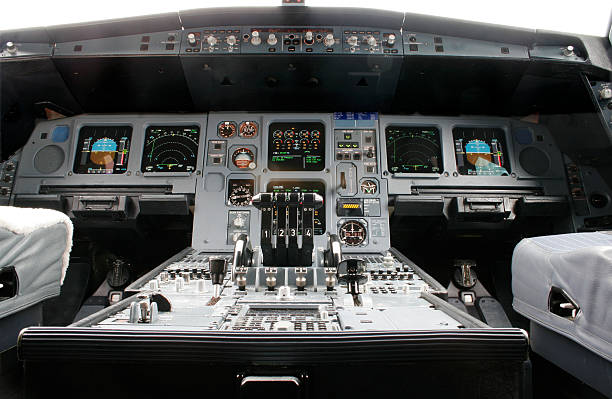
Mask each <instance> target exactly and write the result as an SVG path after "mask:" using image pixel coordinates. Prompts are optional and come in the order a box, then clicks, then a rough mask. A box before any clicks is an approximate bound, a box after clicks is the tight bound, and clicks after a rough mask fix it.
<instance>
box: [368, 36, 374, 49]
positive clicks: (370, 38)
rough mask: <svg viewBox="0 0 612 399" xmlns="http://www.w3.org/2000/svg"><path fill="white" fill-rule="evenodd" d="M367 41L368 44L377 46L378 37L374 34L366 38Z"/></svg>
mask: <svg viewBox="0 0 612 399" xmlns="http://www.w3.org/2000/svg"><path fill="white" fill-rule="evenodd" d="M366 42H367V43H368V46H370V47H376V38H375V37H374V36H368V37H367V38H366Z"/></svg>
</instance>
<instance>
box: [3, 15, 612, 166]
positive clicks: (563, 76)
mask: <svg viewBox="0 0 612 399" xmlns="http://www.w3.org/2000/svg"><path fill="white" fill-rule="evenodd" d="M206 26H236V27H246V26H248V27H260V26H286V27H287V26H293V27H295V26H319V27H322V28H323V27H350V26H355V27H363V26H367V27H371V28H380V29H381V30H382V29H385V30H390V31H398V32H399V31H400V29H401V30H402V32H403V35H404V37H403V40H404V47H405V48H406V51H405V52H404V54H403V56H402V54H401V53H399V54H391V53H389V54H376V55H370V54H324V53H322V54H305V53H304V54H274V55H272V56H271V54H254V53H248V54H247V53H244V52H243V53H238V54H236V53H234V54H228V53H223V52H215V53H212V54H206V55H204V54H199V55H197V56H194V55H193V54H187V53H185V52H182V51H180V50H179V43H178V42H179V41H180V40H181V37H180V35H184V34H187V32H189V30H190V29H192V28H201V27H206ZM168 32H175V33H176V35H178V36H177V43H176V46H171V47H172V48H173V50H170V51H163V50H165V49H161V50H160V51H150V50H149V51H147V52H146V53H144V52H143V51H139V49H137V48H136V49H134V48H127V47H125V46H123V47H122V46H121V45H120V44H121V40H122V38H125V37H127V36H130V35H143V37H144V36H147V35H150V34H153V33H158V34H166V33H168ZM411 33H414V34H415V36H414V40H421V39H420V37H419V35H428V37H429V36H431V35H435V36H436V37H444V38H448V39H447V40H452V39H460V40H463V41H466V40H467V41H469V40H473V41H480V42H482V43H486V44H488V45H490V46H492V48H494V49H497V51H499V52H500V53H499V54H492V53H490V52H487V51H484V52H478V51H473V52H471V53H470V52H465V53H461V52H454V53H453V51H452V50H449V49H448V48H447V50H446V52H440V53H436V52H434V53H431V54H430V53H423V52H421V53H419V52H418V51H417V52H414V53H412V52H411V51H410V50H409V49H410V47H408V46H409V43H408V42H407V41H408V40H413V38H411V37H409V36H408V34H411ZM0 36H1V39H2V40H0V41H2V42H5V41H7V40H11V41H14V42H16V43H22V44H23V46H25V47H26V48H27V49H28V50H29V54H26V56H20V57H14V58H11V57H10V56H5V55H7V54H4V53H3V57H2V58H0V61H1V62H2V64H1V65H2V71H1V73H2V99H3V101H2V104H1V106H2V115H3V118H2V126H1V127H2V132H3V133H2V154H3V158H6V157H7V156H8V155H9V154H11V153H12V152H14V151H15V150H17V149H18V148H19V147H20V146H22V145H23V143H24V142H25V140H26V139H27V135H28V134H29V133H30V132H31V130H32V128H33V127H34V119H35V118H37V117H44V109H45V107H47V108H54V109H57V110H60V112H61V113H62V114H64V115H72V114H79V113H83V112H86V113H101V112H104V113H109V112H179V113H183V112H207V111H227V110H244V111H274V112H283V111H292V112H296V111H297V112H316V111H325V112H329V111H330V110H353V111H378V112H381V113H393V114H413V113H419V114H424V115H461V114H464V115H465V114H474V115H494V116H513V117H516V116H519V117H520V116H524V115H529V114H534V113H539V114H543V115H547V114H548V115H560V114H564V113H572V114H582V113H590V112H592V111H593V104H592V102H591V100H590V98H589V96H588V92H587V91H585V90H584V86H583V85H584V82H583V81H582V77H581V75H582V74H587V75H589V76H592V77H594V78H595V79H597V78H598V77H600V78H606V77H607V76H608V74H609V73H610V71H611V70H612V66H611V65H610V61H609V59H608V58H607V57H604V56H601V54H605V52H606V48H609V43H607V41H606V39H605V38H597V37H589V36H577V35H564V34H559V33H553V32H545V31H538V30H528V29H518V28H510V27H504V26H495V25H489V24H482V23H473V22H465V21H460V20H452V19H446V18H439V17H431V16H423V15H416V14H404V13H398V12H390V11H381V10H363V9H349V8H309V7H269V8H265V7H263V8H252V9H251V8H250V9H248V10H247V9H241V8H212V9H205V10H188V11H180V12H178V13H168V14H160V15H153V16H146V17H136V18H129V19H120V20H110V21H101V22H93V23H82V24H74V25H63V26H55V27H49V28H40V29H28V30H21V31H13V32H6V31H5V32H0ZM94 42H96V46H101V47H97V48H96V49H97V50H99V51H96V49H94V50H93V51H90V49H91V47H88V46H90V45H91V44H92V43H94ZM480 42H479V43H480ZM85 43H86V44H87V45H85ZM400 46H401V41H399V44H398V47H400ZM566 46H573V47H574V49H575V54H576V57H569V58H568V57H563V56H560V57H550V56H548V55H547V53H546V51H547V50H548V49H549V48H556V49H559V48H562V47H566ZM447 47H449V46H448V45H447ZM167 48H170V47H167ZM509 49H511V50H512V51H509ZM515 50H517V51H515ZM595 122H596V121H595ZM595 124H596V123H595ZM573 144H574V143H571V140H570V142H568V145H567V147H568V149H570V148H573ZM559 145H560V146H561V148H562V149H564V148H563V147H564V145H563V143H559ZM595 148H597V147H595Z"/></svg>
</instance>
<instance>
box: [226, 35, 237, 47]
mask: <svg viewBox="0 0 612 399" xmlns="http://www.w3.org/2000/svg"><path fill="white" fill-rule="evenodd" d="M236 42H237V40H236V36H234V35H229V36H228V37H226V38H225V43H227V44H228V45H230V46H235V45H236Z"/></svg>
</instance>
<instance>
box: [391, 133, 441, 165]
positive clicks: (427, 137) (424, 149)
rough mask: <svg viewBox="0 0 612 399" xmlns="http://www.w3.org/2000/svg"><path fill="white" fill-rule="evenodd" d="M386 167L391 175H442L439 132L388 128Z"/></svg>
mask: <svg viewBox="0 0 612 399" xmlns="http://www.w3.org/2000/svg"><path fill="white" fill-rule="evenodd" d="M385 140H386V144H387V167H388V169H389V172H391V173H441V172H442V170H443V169H444V168H443V166H442V148H441V146H440V131H439V130H438V128H436V127H434V126H387V128H386V129H385Z"/></svg>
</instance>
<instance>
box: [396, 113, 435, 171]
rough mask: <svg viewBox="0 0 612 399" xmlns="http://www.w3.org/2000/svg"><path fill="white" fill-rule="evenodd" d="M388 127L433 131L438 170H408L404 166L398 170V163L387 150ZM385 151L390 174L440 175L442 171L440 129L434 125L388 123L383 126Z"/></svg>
mask: <svg viewBox="0 0 612 399" xmlns="http://www.w3.org/2000/svg"><path fill="white" fill-rule="evenodd" d="M390 129H405V130H412V131H414V130H420V131H424V130H433V131H434V133H435V137H436V141H437V146H438V154H437V157H438V163H439V166H438V169H439V170H438V171H434V170H433V169H432V170H409V169H406V168H402V169H401V170H399V165H396V163H395V162H396V161H394V160H393V159H392V156H393V154H392V151H389V141H388V137H389V133H390ZM385 151H386V153H387V170H388V171H389V173H391V174H394V175H395V174H398V175H402V174H406V175H408V174H412V175H420V174H426V175H440V174H441V173H443V171H444V158H443V153H444V151H443V146H442V130H441V129H440V128H439V127H438V126H435V125H388V126H386V127H385ZM394 167H398V170H394Z"/></svg>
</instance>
